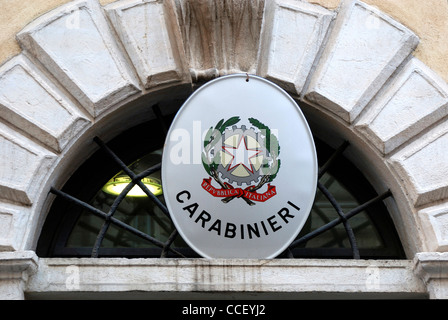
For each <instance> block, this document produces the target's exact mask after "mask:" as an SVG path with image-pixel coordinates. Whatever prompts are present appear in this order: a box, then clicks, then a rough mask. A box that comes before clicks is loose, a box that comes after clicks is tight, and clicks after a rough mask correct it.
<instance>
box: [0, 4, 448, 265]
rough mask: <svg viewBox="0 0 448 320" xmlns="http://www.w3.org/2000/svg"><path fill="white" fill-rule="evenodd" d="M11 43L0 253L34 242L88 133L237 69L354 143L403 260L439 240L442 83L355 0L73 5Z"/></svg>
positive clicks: (407, 35)
mask: <svg viewBox="0 0 448 320" xmlns="http://www.w3.org/2000/svg"><path fill="white" fill-rule="evenodd" d="M17 39H18V41H19V43H20V45H21V47H22V49H23V51H22V53H21V54H19V55H18V56H16V57H14V58H12V59H11V60H10V61H8V62H6V63H5V64H4V65H3V66H1V67H0V108H1V114H0V115H1V122H0V150H2V158H1V160H0V164H1V165H0V191H1V192H0V198H1V199H0V219H1V221H3V222H4V223H2V224H1V225H0V228H1V229H0V234H1V236H0V250H3V251H23V250H33V248H34V246H35V243H36V240H37V236H38V234H39V230H40V226H41V225H42V223H43V220H44V218H45V212H46V210H47V209H48V206H49V205H50V203H51V196H49V195H48V191H49V189H50V187H51V186H56V187H57V186H61V185H63V183H64V181H65V180H66V179H67V177H68V176H69V175H70V173H71V172H73V170H74V167H75V166H76V165H77V164H78V165H79V163H76V160H75V159H76V158H77V157H78V158H79V156H80V155H88V154H90V153H91V152H93V149H92V148H93V147H89V146H87V144H88V143H87V142H88V141H91V140H90V139H91V138H92V137H93V136H94V135H97V134H104V135H106V136H107V135H112V134H113V133H114V132H115V133H116V132H117V131H116V130H121V129H122V128H123V126H120V125H118V124H119V123H120V121H122V122H123V121H126V123H127V124H126V125H127V126H130V125H132V124H133V123H134V124H135V123H136V122H137V121H139V120H136V117H135V116H136V115H140V116H141V115H143V114H145V115H146V116H147V117H148V116H150V112H149V113H147V112H145V111H146V109H145V108H146V107H147V106H148V105H149V104H150V103H152V102H153V103H155V102H158V101H161V100H163V99H164V98H166V97H167V96H168V95H169V96H171V97H173V96H174V97H175V96H176V95H177V96H179V97H182V96H185V95H188V94H189V93H190V92H191V90H192V88H194V87H195V86H198V85H200V84H201V83H203V82H204V81H207V80H210V79H212V78H214V77H217V76H220V75H225V74H229V73H236V72H238V73H240V72H243V73H249V74H257V75H259V76H262V77H265V78H267V79H269V80H272V81H274V82H276V83H278V84H279V85H280V86H282V87H283V88H284V89H286V90H287V91H288V92H289V93H290V94H291V95H292V96H293V97H294V98H295V99H296V100H297V101H299V103H301V104H303V106H304V108H305V109H307V112H308V113H309V115H310V121H311V122H313V123H315V124H316V127H318V128H319V130H318V134H321V135H323V136H327V137H328V139H329V141H331V135H330V134H329V132H331V131H336V132H338V134H339V135H340V136H341V137H344V138H347V139H348V140H349V141H350V142H351V143H352V145H353V148H352V150H353V151H352V153H351V158H352V159H353V161H354V162H355V163H356V164H357V165H358V166H359V167H361V168H362V169H363V171H364V172H365V173H366V175H367V176H368V177H369V178H370V180H371V181H372V183H373V184H374V186H375V187H377V188H384V187H387V188H390V189H391V190H392V193H393V195H394V199H395V201H389V202H388V206H389V209H390V211H391V213H392V217H393V219H394V221H395V224H396V226H397V229H398V232H399V233H400V236H401V239H402V240H403V242H404V245H405V248H406V252H407V255H408V257H412V256H413V255H415V254H416V253H418V252H423V251H446V250H447V249H448V232H447V228H446V227H445V226H446V225H447V223H448V205H447V198H448V182H447V180H446V178H445V177H446V174H447V173H448V156H447V153H446V152H445V150H444V147H445V146H446V145H447V144H448V124H447V122H446V121H445V120H446V118H447V114H448V109H447V103H448V87H447V84H446V83H445V82H444V81H443V80H441V79H440V78H439V77H438V76H437V75H436V74H435V73H434V72H432V71H431V70H430V69H429V68H428V67H427V66H425V65H424V64H423V63H422V62H421V61H419V60H418V59H416V58H415V57H413V56H412V52H413V50H414V49H415V47H416V46H417V44H418V42H419V40H418V37H417V36H416V35H415V34H414V33H413V32H412V31H411V30H409V29H407V28H406V27H405V26H403V25H401V24H400V23H398V22H396V21H395V20H393V19H391V18H390V17H388V16H387V15H385V14H384V13H382V12H380V11H378V10H377V9H375V8H373V7H371V6H368V5H366V4H364V3H363V2H361V1H358V0H344V1H343V2H342V4H341V6H340V7H339V8H338V9H337V10H336V11H330V10H327V9H324V8H322V7H320V6H317V5H313V4H309V3H307V2H302V1H296V0H275V1H263V0H252V1H239V0H235V1H226V2H215V1H188V0H168V1H158V0H143V1H141V0H121V1H117V2H114V3H112V4H110V5H107V6H105V7H102V6H101V5H100V4H99V3H98V2H97V1H96V0H76V1H72V2H70V3H67V4H65V5H63V6H61V7H59V8H57V9H55V10H53V11H51V12H49V13H47V14H45V15H43V16H41V17H40V18H38V19H36V20H35V21H33V22H32V23H30V24H29V25H28V26H27V27H26V28H25V29H24V30H22V31H21V32H20V33H19V34H18V35H17ZM36 107H38V108H36ZM130 110H131V111H130ZM148 114H149V115H148ZM3 229H4V230H3Z"/></svg>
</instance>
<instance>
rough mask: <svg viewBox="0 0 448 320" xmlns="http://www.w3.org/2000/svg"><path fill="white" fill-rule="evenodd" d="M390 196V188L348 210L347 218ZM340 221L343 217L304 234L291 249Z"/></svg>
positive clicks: (292, 244)
mask: <svg viewBox="0 0 448 320" xmlns="http://www.w3.org/2000/svg"><path fill="white" fill-rule="evenodd" d="M390 196H392V193H391V192H390V190H387V191H386V192H384V193H383V194H381V195H379V196H377V197H375V198H373V199H371V200H369V201H367V202H365V203H364V204H362V205H360V206H358V207H356V208H355V209H353V210H351V211H349V212H347V213H346V214H345V218H346V219H350V218H352V217H354V216H355V215H357V214H359V213H360V212H362V211H363V210H365V209H366V208H368V207H369V206H371V205H373V204H375V203H377V202H380V201H383V200H384V199H386V198H388V197H390ZM340 223H342V218H341V217H339V218H337V219H334V220H332V221H331V222H329V223H327V224H325V225H323V226H322V227H320V228H317V229H316V230H314V231H312V232H310V233H308V234H306V235H304V236H303V237H301V238H300V239H297V240H295V241H294V242H293V243H291V245H290V246H289V249H293V248H295V247H297V246H299V245H301V244H303V243H306V242H307V241H309V240H311V239H313V238H315V237H317V236H318V235H320V234H322V233H324V232H325V231H327V230H330V229H331V228H333V227H335V226H337V225H338V224H340Z"/></svg>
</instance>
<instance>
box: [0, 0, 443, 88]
mask: <svg viewBox="0 0 448 320" xmlns="http://www.w3.org/2000/svg"><path fill="white" fill-rule="evenodd" d="M307 1H308V2H311V3H315V4H320V5H322V6H324V7H326V8H329V9H335V8H337V7H338V5H339V3H340V0H307ZM67 2H69V1H68V0H33V1H22V0H0V30H1V32H0V64H2V63H3V62H4V61H6V60H8V59H10V58H12V57H13V56H15V55H16V54H17V53H19V52H20V47H19V45H18V43H17V42H16V40H15V35H16V34H17V33H18V32H19V31H20V30H21V29H22V28H23V27H25V26H26V25H27V24H28V23H29V22H30V21H32V20H33V19H35V18H36V17H38V16H40V15H42V14H43V13H45V12H47V11H49V10H51V9H53V8H55V7H58V6H59V5H61V4H64V3H67ZM111 2H114V0H100V3H101V4H103V5H106V4H108V3H111ZM364 2H365V3H367V4H370V5H374V6H376V7H378V9H380V10H381V11H383V12H385V13H387V14H388V15H390V16H391V17H393V18H394V19H396V20H398V21H400V22H401V23H403V24H404V25H406V26H407V27H408V28H410V29H411V30H412V31H414V32H415V33H416V34H417V35H418V36H419V37H420V39H421V42H420V45H419V47H418V48H417V50H416V52H415V56H416V57H417V58H419V59H420V60H422V61H423V62H424V63H425V64H426V65H428V66H429V67H430V68H431V69H433V70H434V71H436V72H437V73H438V74H439V75H440V76H441V77H442V78H444V80H448V64H446V63H445V61H444V59H445V57H446V56H447V55H448V42H447V41H446V39H447V37H448V1H446V0H425V1H421V0H364Z"/></svg>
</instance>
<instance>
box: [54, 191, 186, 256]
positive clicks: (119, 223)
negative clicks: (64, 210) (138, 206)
mask: <svg viewBox="0 0 448 320" xmlns="http://www.w3.org/2000/svg"><path fill="white" fill-rule="evenodd" d="M50 192H51V193H53V194H55V195H57V196H61V197H63V198H64V199H66V200H68V201H70V202H73V203H74V204H76V205H79V206H81V207H82V208H84V209H86V210H88V211H90V212H92V213H93V214H95V215H97V216H99V217H100V218H103V219H107V218H108V217H107V214H106V213H104V212H103V211H101V210H99V209H97V208H95V207H93V206H91V205H89V204H88V203H85V202H83V201H81V200H79V199H76V198H75V197H72V196H71V195H69V194H67V193H65V192H63V191H60V190H57V189H55V188H51V189H50ZM108 219H110V222H111V223H113V224H115V225H117V226H119V227H121V228H123V229H125V230H127V231H129V232H131V233H133V234H135V235H136V236H138V237H140V238H143V239H145V240H148V241H149V242H151V243H152V244H154V245H156V246H157V247H159V248H162V249H163V248H165V243H163V242H161V241H159V240H157V239H155V238H153V237H151V236H150V235H147V234H146V233H144V232H141V231H140V230H138V229H135V228H133V227H131V226H130V225H128V224H126V223H124V222H122V221H120V220H118V219H116V218H114V217H109V218H108ZM168 250H170V251H172V252H173V253H175V254H177V255H179V256H181V257H183V258H185V256H184V255H183V254H182V253H180V252H178V251H177V250H175V249H173V248H168Z"/></svg>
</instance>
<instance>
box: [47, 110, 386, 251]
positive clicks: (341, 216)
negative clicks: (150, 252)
mask: <svg viewBox="0 0 448 320" xmlns="http://www.w3.org/2000/svg"><path fill="white" fill-rule="evenodd" d="M154 111H155V113H156V115H157V116H158V118H159V120H160V119H161V117H160V112H159V111H158V109H157V108H154ZM162 124H163V122H162ZM164 128H165V130H164V131H165V133H166V125H165V126H164ZM94 141H95V143H97V144H98V145H99V147H100V148H101V149H103V150H104V151H106V152H107V154H108V155H109V156H110V158H111V159H112V160H113V161H114V162H116V163H117V164H118V165H119V166H120V168H121V169H122V170H123V171H124V172H125V173H126V174H127V175H128V176H129V177H130V178H131V179H132V182H131V183H129V184H128V185H127V186H126V188H125V189H123V191H122V192H121V193H120V195H118V196H117V197H116V199H115V201H114V203H113V204H112V206H111V207H110V210H109V211H108V212H103V211H101V210H99V209H97V208H95V207H93V206H92V205H90V204H88V203H86V202H84V201H81V200H79V199H77V198H75V197H73V196H71V195H69V194H67V193H65V192H63V191H60V190H57V189H55V188H51V190H50V192H51V193H53V194H55V195H57V196H60V197H62V198H63V199H65V200H68V201H70V202H73V203H75V204H76V205H78V206H80V207H82V208H84V209H86V210H88V211H89V212H91V213H92V214H94V215H96V216H98V217H100V218H102V219H103V220H104V222H103V224H102V227H101V228H100V231H99V232H98V235H97V237H96V241H95V243H94V246H93V248H92V251H91V257H98V252H99V248H100V247H101V244H102V242H103V239H104V237H105V235H106V233H107V230H108V229H109V227H110V225H111V224H113V225H116V226H118V227H120V228H123V229H125V230H127V231H129V232H131V233H133V234H134V235H136V236H138V237H140V238H142V239H144V240H146V241H148V242H150V243H152V244H153V245H155V246H157V247H159V248H161V249H162V251H161V254H160V257H161V258H163V257H166V256H167V254H168V253H169V252H170V253H173V254H174V255H175V256H178V257H185V255H184V254H182V253H181V252H179V251H178V250H176V249H175V248H173V247H172V244H173V242H174V240H175V239H176V237H178V236H179V234H178V232H177V230H174V231H173V232H172V233H171V235H170V236H169V237H168V239H167V240H166V241H165V242H163V241H160V240H158V239H156V238H154V237H152V236H150V235H148V234H146V233H144V232H142V231H140V230H138V229H136V228H134V227H132V226H130V225H129V224H126V223H124V222H122V221H120V220H119V219H116V218H115V217H114V214H115V212H116V211H117V209H118V206H119V205H120V203H121V202H122V201H123V200H124V198H125V197H126V195H127V193H128V192H129V191H130V190H131V189H132V188H133V187H134V186H135V185H138V186H139V187H140V188H141V189H142V190H143V191H144V192H145V193H146V195H147V196H148V197H149V198H150V199H151V200H152V201H153V202H154V203H155V205H156V206H157V207H159V208H160V209H161V210H162V212H163V213H164V214H165V215H166V216H167V217H168V218H169V219H170V214H169V212H168V209H167V207H166V206H165V205H164V204H163V203H162V202H160V200H159V199H157V197H156V196H154V195H153V194H152V193H151V191H149V190H148V188H147V187H146V186H145V185H144V184H143V182H142V179H143V178H144V177H146V176H148V175H150V174H151V173H153V172H155V171H158V170H160V169H161V164H160V163H159V164H157V165H155V166H153V167H151V168H148V169H146V170H145V171H143V172H141V173H139V174H136V173H134V172H133V171H132V170H131V169H129V168H128V166H126V164H125V163H124V162H123V161H122V160H121V159H120V158H119V157H118V156H117V155H116V154H115V153H114V151H113V150H111V149H110V148H109V147H108V146H107V145H106V144H105V143H104V142H103V141H102V140H101V139H100V138H98V137H95V138H94ZM348 146H349V143H348V142H344V143H343V144H342V145H341V146H340V147H339V148H338V149H337V150H335V152H334V153H333V155H332V156H331V157H330V158H329V159H328V160H327V162H326V163H325V164H324V165H323V166H321V168H320V170H319V174H318V178H319V180H320V178H322V176H323V175H324V174H325V173H326V172H327V170H328V169H329V168H330V167H331V166H332V164H333V163H334V162H335V161H336V159H337V158H338V157H339V156H340V155H341V154H342V153H343V152H344V150H345V149H346V148H347V147H348ZM317 187H318V189H319V190H320V191H321V192H322V194H323V195H324V196H325V197H326V198H327V199H328V201H329V202H330V203H331V205H332V207H333V208H334V209H335V210H336V212H337V214H338V217H337V218H336V219H334V220H332V221H330V222H328V223H327V224H325V225H323V226H321V227H319V228H318V229H316V230H314V231H311V232H309V233H308V234H306V235H304V236H302V237H301V238H299V239H296V240H295V241H294V242H293V243H292V244H291V245H290V246H289V248H288V249H287V250H286V251H285V252H284V253H283V254H282V255H280V256H282V257H287V258H294V256H293V253H292V249H294V248H296V247H298V246H300V245H303V244H304V243H306V242H307V241H309V240H311V239H313V238H315V237H317V236H318V235H320V234H322V233H324V232H325V231H328V230H330V229H332V228H334V227H336V226H337V225H339V224H343V226H344V229H345V232H346V233H347V237H348V239H349V242H350V246H351V252H352V256H353V258H354V259H360V253H359V248H358V245H357V241H356V237H355V234H354V232H353V229H352V227H351V226H350V222H349V220H350V219H351V218H353V217H354V216H356V215H357V214H359V213H361V212H363V210H365V209H367V208H368V207H370V206H373V205H374V204H376V203H378V202H381V201H383V200H385V199H386V198H388V197H391V196H392V193H391V192H390V190H387V191H386V192H384V193H382V194H380V195H378V196H376V197H374V198H372V199H371V200H369V201H367V202H365V203H363V204H361V205H359V206H358V207H356V208H354V209H352V210H350V211H349V212H344V211H343V210H342V208H341V206H340V205H339V203H338V202H337V200H336V199H335V197H334V196H333V195H332V194H331V192H330V191H329V190H328V189H327V188H326V187H325V186H324V184H322V183H320V182H319V181H318V183H317Z"/></svg>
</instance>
